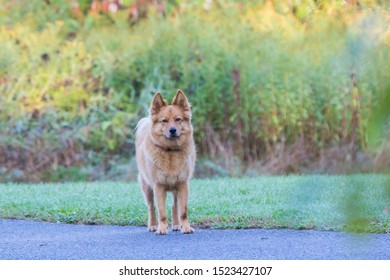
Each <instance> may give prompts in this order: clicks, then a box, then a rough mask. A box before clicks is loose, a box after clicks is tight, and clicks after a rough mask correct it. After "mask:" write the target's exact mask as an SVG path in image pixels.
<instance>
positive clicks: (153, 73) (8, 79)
mask: <svg viewBox="0 0 390 280" xmlns="http://www.w3.org/2000/svg"><path fill="white" fill-rule="evenodd" d="M95 2H99V3H100V1H56V0H55V1H28V3H27V4H26V3H25V2H24V1H12V2H9V1H0V15H1V16H0V23H1V25H0V43H1V45H2V51H1V52H0V166H2V167H4V168H5V169H4V168H2V169H0V174H2V175H3V176H2V178H3V179H4V178H9V179H11V180H12V179H18V178H19V179H20V180H52V179H58V180H61V178H63V176H62V175H60V174H61V173H62V172H63V169H62V168H63V167H71V166H74V167H77V166H78V167H80V168H83V167H86V166H90V165H92V166H95V167H96V169H97V170H98V171H97V172H108V171H109V170H110V169H111V168H113V167H114V166H115V165H116V164H118V163H121V162H122V161H124V160H128V158H130V157H131V156H132V155H133V154H134V145H133V142H134V127H135V125H136V122H137V120H138V119H139V118H140V117H142V116H144V115H145V114H147V110H148V106H149V103H150V100H151V98H152V96H153V94H154V93H155V92H156V91H157V90H159V91H161V92H162V93H163V94H164V95H165V96H168V97H169V98H171V97H172V95H173V93H174V92H176V90H177V88H181V89H183V90H184V92H185V93H186V94H187V95H188V98H189V99H190V101H191V103H192V109H193V115H194V126H195V132H196V133H195V137H196V142H197V145H198V151H199V154H200V156H201V157H207V158H210V159H212V160H213V161H214V162H216V163H217V164H220V165H221V166H222V168H223V169H226V170H229V172H230V174H232V175H238V174H236V173H234V170H238V169H237V164H241V163H244V165H245V166H246V167H248V166H249V167H250V169H249V170H257V172H259V171H262V172H264V171H265V172H271V173H285V172H303V171H305V170H307V169H310V168H314V169H316V170H317V171H335V170H337V171H339V172H340V171H341V172H343V171H348V170H353V168H354V167H356V166H357V167H358V168H360V169H361V170H363V171H366V170H385V169H384V168H385V165H383V164H378V163H375V159H376V158H378V157H376V154H375V152H374V154H370V152H368V150H367V149H366V148H367V140H368V139H367V138H368V136H367V135H368V134H367V129H368V122H369V119H370V117H371V115H372V114H373V112H374V111H375V108H376V106H377V105H378V104H379V103H380V100H381V98H383V94H382V92H383V88H384V87H386V84H387V82H388V79H389V76H388V73H390V69H389V68H390V63H389V62H390V59H389V47H390V36H389V35H390V29H389V27H388V26H389V15H390V14H389V12H388V10H387V7H386V4H384V3H381V1H359V3H360V4H359V5H355V4H353V3H352V2H354V1H344V4H341V3H342V1H308V0H307V1H276V0H275V1H247V2H245V4H243V3H244V2H242V1H209V2H210V3H211V6H207V5H206V6H205V2H204V1H191V4H188V3H187V2H188V1H162V6H155V4H150V3H149V2H148V1H124V2H123V4H122V6H120V7H119V10H118V11H116V12H110V11H109V10H107V9H106V10H105V8H104V7H103V6H96V5H95V6H94V4H93V3H95ZM206 2H207V1H206ZM287 2H288V3H287ZM349 2H351V3H352V4H349ZM148 3H149V4H148ZM156 3H157V2H156ZM132 11H133V12H134V11H136V12H137V13H132ZM38 14H39V16H38ZM135 14H136V15H137V16H134V15H135ZM383 129H384V130H386V128H383ZM334 160H336V161H339V162H342V163H347V168H342V169H340V168H339V166H336V165H334V164H333V163H332V162H334ZM361 162H363V163H364V165H362V164H361ZM367 162H370V163H369V164H368V165H367ZM383 162H386V161H382V163H383ZM344 165H345V164H344ZM348 166H349V167H348ZM351 166H352V167H351ZM48 172H49V173H53V174H57V173H58V174H59V175H58V176H57V175H53V176H54V177H50V176H49V177H48V176H47V174H48ZM236 172H238V173H240V172H241V171H240V170H238V171H236ZM77 173H78V172H76V175H75V177H76V178H89V179H92V178H94V177H96V176H95V175H93V174H89V173H87V174H81V173H80V174H81V175H80V176H81V177H80V176H79V175H77ZM12 174H14V175H12ZM20 174H22V175H20ZM45 174H46V175H45ZM65 174H66V173H65ZM11 175H12V176H11ZM7 176H8V177H7ZM10 176H11V177H10ZM4 180H6V179H4ZM7 180H8V179H7Z"/></svg>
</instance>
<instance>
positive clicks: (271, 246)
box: [0, 220, 390, 260]
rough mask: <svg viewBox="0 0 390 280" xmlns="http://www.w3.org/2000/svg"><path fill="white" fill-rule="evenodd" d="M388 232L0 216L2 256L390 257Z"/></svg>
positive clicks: (171, 258) (357, 258) (289, 258)
mask: <svg viewBox="0 0 390 280" xmlns="http://www.w3.org/2000/svg"><path fill="white" fill-rule="evenodd" d="M389 248H390V234H350V233H342V232H326V231H311V230H301V231H297V230H287V229H248V230H209V229H196V231H195V233H194V234H181V233H180V232H172V231H170V232H169V234H168V235H165V236H159V235H155V234H154V233H150V232H147V231H146V227H132V226H100V225H99V226H98V225H72V224H56V223H43V222H34V221H24V220H0V259H2V260H150V259H153V260H174V259H179V260H230V259H244V260H245V259H251V260H257V259H262V260H267V259H268V260H269V259H272V260H319V259H327V260H344V259H352V260H376V259H384V260H390V250H389Z"/></svg>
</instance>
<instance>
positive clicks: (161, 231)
mask: <svg viewBox="0 0 390 280" xmlns="http://www.w3.org/2000/svg"><path fill="white" fill-rule="evenodd" d="M156 234H158V235H166V234H168V227H167V226H161V225H160V226H158V228H157V231H156Z"/></svg>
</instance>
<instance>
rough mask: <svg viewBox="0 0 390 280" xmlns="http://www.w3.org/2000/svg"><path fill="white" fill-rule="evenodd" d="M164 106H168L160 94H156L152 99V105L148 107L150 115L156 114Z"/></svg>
mask: <svg viewBox="0 0 390 280" xmlns="http://www.w3.org/2000/svg"><path fill="white" fill-rule="evenodd" d="M164 106H168V103H167V101H166V100H165V99H163V97H162V95H161V93H159V92H157V93H156V95H155V96H154V98H153V101H152V105H151V106H150V114H151V115H154V114H157V113H158V112H159V111H160V110H161V108H162V107H164Z"/></svg>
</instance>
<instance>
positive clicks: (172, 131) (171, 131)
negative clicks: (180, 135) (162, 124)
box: [169, 127, 176, 135]
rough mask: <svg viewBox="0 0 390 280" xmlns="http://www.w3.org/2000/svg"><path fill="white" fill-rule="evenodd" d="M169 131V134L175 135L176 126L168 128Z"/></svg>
mask: <svg viewBox="0 0 390 280" xmlns="http://www.w3.org/2000/svg"><path fill="white" fill-rule="evenodd" d="M169 133H170V134H171V135H175V134H176V128H174V127H171V128H170V129H169Z"/></svg>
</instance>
